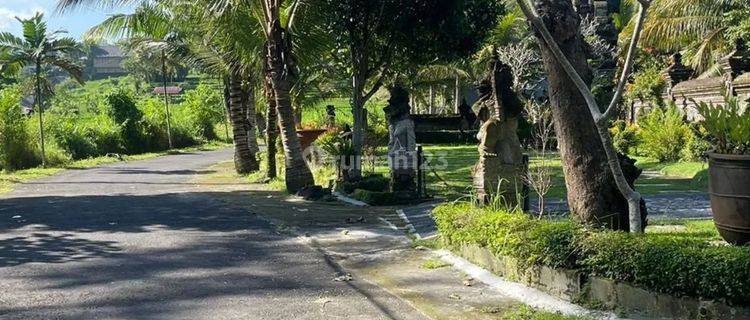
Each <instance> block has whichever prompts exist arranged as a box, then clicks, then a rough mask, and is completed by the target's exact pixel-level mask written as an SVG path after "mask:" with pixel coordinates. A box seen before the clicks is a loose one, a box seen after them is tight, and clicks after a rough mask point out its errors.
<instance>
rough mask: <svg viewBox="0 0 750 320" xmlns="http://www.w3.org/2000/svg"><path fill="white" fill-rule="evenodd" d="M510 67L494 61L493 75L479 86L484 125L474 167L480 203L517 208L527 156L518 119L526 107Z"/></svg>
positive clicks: (477, 107)
mask: <svg viewBox="0 0 750 320" xmlns="http://www.w3.org/2000/svg"><path fill="white" fill-rule="evenodd" d="M512 87H513V76H512V75H511V73H510V67H508V66H507V65H504V64H503V63H502V62H500V61H499V60H498V59H497V56H494V57H493V60H492V62H491V63H490V72H488V74H487V76H486V77H485V78H484V79H483V80H482V82H481V83H480V85H479V88H478V89H479V92H480V99H479V101H478V102H477V104H476V105H475V108H476V109H478V110H479V112H478V113H479V121H481V122H482V126H481V129H480V131H479V134H478V137H477V138H478V139H479V162H478V163H477V165H476V166H475V167H474V188H475V190H476V193H477V196H478V198H479V199H480V201H484V202H487V201H489V200H490V199H491V198H494V197H496V196H499V197H502V198H503V199H502V200H503V201H504V203H505V204H508V205H511V206H512V205H515V204H517V200H519V197H518V195H519V194H520V193H521V190H522V187H523V175H524V174H525V172H524V171H525V168H524V165H523V152H522V149H521V141H520V139H519V138H518V133H517V130H518V117H519V116H520V114H521V111H522V110H523V105H522V104H521V101H520V100H519V99H518V97H517V96H516V94H515V93H514V92H513V90H512V89H511V88H512Z"/></svg>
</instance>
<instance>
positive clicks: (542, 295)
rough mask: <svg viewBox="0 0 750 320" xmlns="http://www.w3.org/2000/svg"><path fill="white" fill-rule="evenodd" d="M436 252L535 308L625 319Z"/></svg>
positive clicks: (445, 252) (446, 252) (562, 312)
mask: <svg viewBox="0 0 750 320" xmlns="http://www.w3.org/2000/svg"><path fill="white" fill-rule="evenodd" d="M435 253H436V254H437V255H438V256H439V257H440V259H442V260H443V261H445V262H447V263H450V264H451V265H453V267H454V268H456V269H458V270H460V271H462V272H464V273H466V274H467V275H469V276H471V277H472V278H474V279H475V280H477V281H479V282H482V283H484V284H486V285H488V286H489V287H491V288H493V289H494V290H497V291H499V292H502V293H503V294H505V295H507V296H509V297H511V298H513V299H516V300H519V301H521V302H523V303H524V304H527V305H529V306H532V307H534V308H538V309H542V310H545V311H550V312H557V313H561V314H563V315H566V316H588V317H594V318H596V319H613V320H615V319H623V318H619V317H618V316H617V315H615V314H614V313H611V312H603V311H592V310H588V309H586V308H583V307H581V306H579V305H576V304H573V303H570V302H568V301H565V300H563V299H560V298H557V297H555V296H553V295H550V294H548V293H546V292H543V291H541V290H538V289H534V288H531V287H528V286H526V285H523V284H520V283H517V282H512V281H508V280H505V279H503V278H500V277H498V276H496V275H494V274H493V273H492V272H490V271H489V270H486V269H483V268H481V267H479V266H477V265H475V264H473V263H471V262H469V261H468V260H466V259H464V258H461V257H458V256H456V255H454V254H453V253H451V252H450V251H447V250H438V251H435Z"/></svg>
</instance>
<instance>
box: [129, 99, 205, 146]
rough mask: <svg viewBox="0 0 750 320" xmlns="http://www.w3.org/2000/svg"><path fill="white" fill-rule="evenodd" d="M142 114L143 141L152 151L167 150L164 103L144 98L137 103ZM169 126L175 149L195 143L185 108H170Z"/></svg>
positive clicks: (167, 140)
mask: <svg viewBox="0 0 750 320" xmlns="http://www.w3.org/2000/svg"><path fill="white" fill-rule="evenodd" d="M138 107H139V109H141V111H142V112H143V119H144V122H143V130H144V135H145V140H146V141H147V144H148V145H149V147H150V148H151V149H152V150H166V149H168V148H169V139H168V135H167V115H166V111H165V110H164V103H163V102H162V101H160V100H159V99H156V98H146V99H143V100H141V101H139V103H138ZM170 116H171V117H170V125H171V129H172V130H171V132H172V143H173V145H174V147H175V148H180V147H189V146H192V145H195V144H196V143H197V141H196V138H195V135H194V132H193V131H192V130H191V123H192V122H191V120H190V116H189V113H188V112H185V108H180V107H179V106H178V107H175V106H174V105H173V106H172V107H171V108H170Z"/></svg>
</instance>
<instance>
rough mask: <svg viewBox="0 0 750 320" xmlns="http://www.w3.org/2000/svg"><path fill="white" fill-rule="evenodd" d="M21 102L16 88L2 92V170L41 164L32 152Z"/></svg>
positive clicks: (0, 149)
mask: <svg viewBox="0 0 750 320" xmlns="http://www.w3.org/2000/svg"><path fill="white" fill-rule="evenodd" d="M20 102H21V95H20V92H19V91H18V90H16V89H15V88H7V89H3V90H0V170H2V169H5V170H16V169H23V168H26V167H31V166H35V165H37V164H39V163H40V162H41V161H40V159H39V158H37V157H36V155H35V154H34V152H33V150H32V145H31V143H30V140H31V139H30V138H29V134H28V132H27V131H26V116H24V115H23V114H22V113H21V103H20Z"/></svg>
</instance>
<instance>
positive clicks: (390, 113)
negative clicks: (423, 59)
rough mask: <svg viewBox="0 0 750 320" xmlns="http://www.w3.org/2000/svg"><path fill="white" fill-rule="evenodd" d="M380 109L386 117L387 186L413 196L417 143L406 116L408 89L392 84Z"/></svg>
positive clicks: (409, 120) (394, 190) (412, 126)
mask: <svg viewBox="0 0 750 320" xmlns="http://www.w3.org/2000/svg"><path fill="white" fill-rule="evenodd" d="M383 110H384V111H385V114H386V116H387V117H388V133H389V140H388V166H389V168H390V170H391V184H390V189H391V191H392V192H397V193H401V194H400V195H402V196H407V197H409V196H410V197H413V196H414V195H415V193H416V181H415V178H416V175H417V172H416V170H417V144H416V136H415V135H414V121H412V120H411V118H410V117H409V114H410V113H411V107H410V106H409V92H408V91H406V89H404V88H403V87H401V86H399V85H396V86H395V87H393V89H391V98H390V99H389V100H388V106H386V107H385V108H384V109H383ZM402 192H404V193H402Z"/></svg>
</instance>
